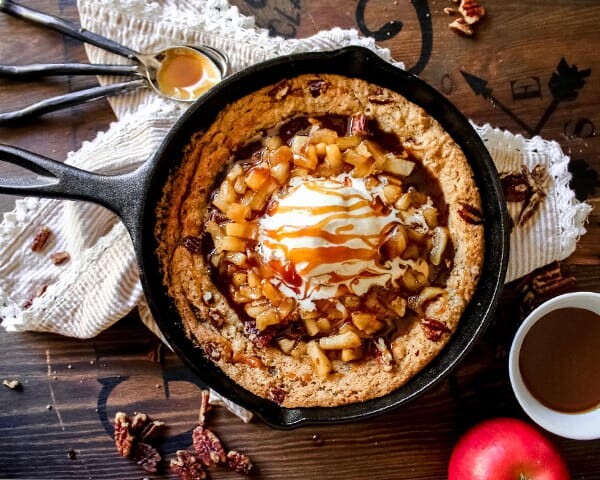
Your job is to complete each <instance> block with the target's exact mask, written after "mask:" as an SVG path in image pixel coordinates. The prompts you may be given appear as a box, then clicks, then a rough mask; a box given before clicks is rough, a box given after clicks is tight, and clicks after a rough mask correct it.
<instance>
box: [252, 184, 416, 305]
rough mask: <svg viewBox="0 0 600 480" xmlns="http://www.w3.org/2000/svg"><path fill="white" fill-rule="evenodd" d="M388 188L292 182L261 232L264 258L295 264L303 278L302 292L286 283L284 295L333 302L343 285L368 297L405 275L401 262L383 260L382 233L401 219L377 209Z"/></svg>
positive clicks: (261, 223) (265, 219)
mask: <svg viewBox="0 0 600 480" xmlns="http://www.w3.org/2000/svg"><path fill="white" fill-rule="evenodd" d="M382 188H383V185H377V186H376V187H374V188H368V187H367V186H366V184H365V182H364V180H363V179H362V178H353V177H351V176H350V175H348V174H341V175H339V176H337V177H334V178H330V179H318V178H300V177H296V178H293V179H292V180H291V181H290V184H289V186H288V188H287V191H285V192H284V193H283V194H280V195H279V196H278V197H276V199H275V200H276V202H277V203H276V205H275V206H274V208H270V209H269V213H268V214H265V215H264V216H263V217H262V218H261V219H260V220H259V228H258V244H259V253H260V255H261V256H262V258H263V260H264V261H265V262H267V263H268V262H270V261H272V260H276V261H279V262H281V263H283V264H286V263H288V262H290V263H291V264H292V265H293V266H294V269H295V271H296V272H297V273H298V275H299V276H300V277H301V278H302V282H303V283H302V286H301V287H300V288H292V287H291V286H290V285H286V284H285V282H282V284H281V285H280V288H281V290H282V291H284V293H286V294H288V295H290V296H294V297H296V298H297V299H298V300H302V299H307V300H309V301H310V300H316V299H319V298H333V297H335V295H336V292H337V289H338V286H339V285H341V284H343V285H346V286H347V287H348V289H349V290H350V291H351V292H353V293H355V294H356V295H362V294H364V293H366V292H367V291H368V289H369V288H370V287H371V286H373V285H382V286H384V285H385V284H386V283H387V282H389V281H390V280H392V279H394V278H399V277H400V276H401V275H402V273H403V272H404V270H405V267H404V266H402V265H401V264H400V263H399V262H398V261H389V262H387V263H386V264H383V265H382V264H380V263H379V262H378V245H379V242H380V238H381V234H382V231H383V230H384V228H385V227H386V225H388V224H389V223H392V222H396V221H398V212H397V211H396V210H394V209H390V210H389V211H386V212H382V211H381V209H376V208H375V205H374V199H375V198H376V197H377V196H380V195H381V190H382Z"/></svg>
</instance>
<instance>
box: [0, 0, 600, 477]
mask: <svg viewBox="0 0 600 480" xmlns="http://www.w3.org/2000/svg"><path fill="white" fill-rule="evenodd" d="M27 3H28V4H30V5H32V6H35V7H37V8H39V9H42V10H46V11H48V12H52V13H55V14H59V15H62V16H64V17H67V18H69V19H72V20H77V18H78V16H77V10H76V6H75V1H74V0H60V1H59V0H38V1H36V2H33V1H29V2H27ZM232 3H234V4H236V5H238V6H239V8H240V10H241V11H242V12H243V13H246V14H252V15H255V16H256V18H257V23H258V25H260V26H264V27H266V28H269V29H271V31H272V32H273V33H275V34H277V33H278V34H281V35H284V36H288V37H303V36H308V35H311V34H312V33H315V32H317V31H318V30H320V29H325V28H330V27H333V26H340V27H347V28H359V29H360V30H361V31H362V32H363V33H364V34H365V35H371V36H374V37H375V38H376V39H377V40H378V41H379V43H380V44H381V45H383V46H385V47H388V48H390V49H391V51H392V54H393V55H394V56H395V57H396V58H397V59H402V60H403V61H404V62H405V63H406V66H407V68H409V69H411V70H412V71H414V72H416V73H418V74H419V75H420V76H421V77H422V78H423V79H425V80H426V81H428V82H430V83H431V84H432V85H434V86H435V87H437V88H438V89H439V90H441V91H442V92H443V93H444V94H445V95H447V96H448V98H449V99H450V100H451V101H452V102H454V103H455V104H456V105H457V106H458V107H459V108H460V109H461V110H462V111H463V112H464V113H465V114H466V115H467V116H468V117H470V118H472V119H473V120H474V121H475V122H478V123H485V122H489V123H491V124H492V125H494V126H500V127H505V128H508V129H510V130H511V131H513V132H517V133H522V134H523V135H525V136H531V135H534V134H538V133H539V134H541V135H542V136H543V137H545V138H547V139H553V140H556V141H558V142H559V143H560V144H561V146H562V148H563V149H564V151H565V152H567V153H568V154H570V155H571V159H572V160H571V170H572V172H573V175H574V177H573V183H572V184H573V187H574V188H575V189H576V191H577V196H578V198H579V199H581V200H584V199H585V200H587V201H588V202H590V203H591V204H592V205H593V206H597V205H598V197H597V188H598V186H599V183H600V182H599V180H598V169H599V167H600V140H599V138H598V136H597V130H596V129H597V128H600V116H599V115H598V112H600V82H598V72H599V71H600V55H598V49H599V48H600V35H599V34H598V25H599V24H600V4H598V2H597V1H596V0H568V1H567V0H562V1H555V0H545V1H542V0H538V1H530V2H522V1H515V0H507V1H502V2H500V1H492V0H487V1H486V0H484V5H485V6H486V7H487V10H488V14H487V16H486V18H485V20H484V21H483V22H482V23H481V24H480V25H479V26H478V28H477V33H476V35H475V37H474V38H469V39H467V38H463V37H460V36H457V35H456V34H455V33H453V32H451V31H450V30H449V29H448V28H447V24H448V23H449V22H450V20H451V19H450V17H448V16H447V15H446V14H445V13H444V12H443V9H444V7H448V6H453V5H452V4H451V3H450V2H448V1H446V0H429V1H425V0H423V1H417V0H413V1H408V0H398V1H389V0H385V1H384V0H359V1H358V2H357V1H342V0H330V1H328V2H317V1H313V2H307V1H306V2H305V1H299V0H234V1H233V2H232ZM0 38H2V42H1V43H0V62H2V63H6V64H9V63H15V64H18V63H32V62H47V61H56V62H63V61H86V57H85V53H84V50H83V48H82V46H81V44H80V43H79V42H76V41H74V40H71V39H68V38H65V37H62V36H61V35H58V34H55V33H52V32H47V31H44V30H42V29H39V28H36V27H33V26H30V25H27V24H25V23H23V22H21V21H18V20H15V19H13V18H9V17H7V16H4V15H3V16H0ZM561 59H564V61H565V62H566V64H567V66H568V67H571V68H572V69H574V68H575V67H577V69H578V70H577V71H578V72H579V73H580V74H581V72H582V71H583V72H584V73H588V75H587V76H582V78H583V80H584V83H585V84H584V85H579V86H577V87H576V88H575V89H574V90H575V93H576V95H573V96H574V97H575V98H570V99H568V100H562V101H558V100H557V99H556V92H554V95H553V92H552V91H551V90H550V89H549V86H548V81H549V79H550V77H551V75H552V73H553V72H555V71H556V69H557V67H558V65H559V63H560V62H561ZM588 69H589V72H586V70H588ZM461 71H463V72H467V73H470V74H472V75H475V76H476V77H479V78H480V79H482V81H485V82H487V84H486V86H485V88H484V89H483V90H482V89H481V88H479V89H478V91H474V90H473V88H472V87H471V86H470V85H469V84H468V83H467V82H466V81H465V79H464V78H463V76H462V75H461ZM90 84H95V79H93V78H90V79H84V78H66V77H58V78H55V79H52V80H48V81H46V82H44V83H40V82H19V83H14V82H9V81H0V111H5V110H9V109H13V108H16V107H19V106H23V105H25V104H28V103H30V102H32V101H34V100H39V99H43V98H46V97H48V96H50V95H55V94H59V93H64V92H67V91H71V90H75V89H79V88H82V87H83V86H85V85H90ZM479 85H480V86H481V85H482V83H481V82H479ZM113 118H114V117H113V115H112V112H111V110H110V108H109V106H108V104H107V103H106V101H99V102H95V103H91V104H87V105H84V106H80V107H77V108H72V109H70V110H67V111H65V112H62V113H56V114H52V115H48V116H46V117H44V118H43V119H40V120H36V121H32V122H30V123H28V124H27V125H24V126H20V127H15V128H0V142H2V143H9V144H12V145H17V146H20V147H24V148H28V149H31V150H33V151H36V152H39V153H41V154H45V155H48V156H51V157H54V158H56V159H64V158H65V156H66V153H67V152H69V151H71V150H76V149H78V148H79V146H80V145H81V143H82V142H83V141H85V140H89V139H92V138H93V137H94V136H95V134H96V132H97V131H99V130H105V129H106V128H107V126H108V124H109V122H110V121H112V120H113ZM0 169H1V170H0V172H2V173H3V174H5V173H10V174H11V175H16V174H18V173H19V172H18V171H17V169H15V168H13V167H8V166H7V165H5V164H3V165H0ZM12 205H13V199H12V198H10V197H6V196H0V211H7V210H9V209H11V208H12ZM596 210H597V209H595V210H594V212H593V213H592V215H591V216H590V219H589V224H588V226H587V228H588V233H587V235H585V236H584V237H583V238H582V239H581V241H580V242H579V245H578V248H577V250H576V252H575V253H574V254H573V255H572V256H571V257H570V258H569V259H567V260H566V261H565V262H563V264H562V269H563V272H564V274H565V275H573V276H575V278H576V283H575V285H574V286H573V287H572V289H573V290H592V291H600V247H599V246H598V244H599V243H598V242H599V241H600V223H599V221H600V216H599V214H598V212H597V211H596ZM536 300H537V301H539V300H541V298H538V299H536ZM519 310H520V296H519V293H518V292H517V289H516V287H515V286H514V285H512V286H509V287H507V288H506V291H505V294H504V296H503V301H502V306H501V308H500V310H499V313H498V315H497V318H496V319H495V321H494V323H493V325H492V326H491V327H490V329H489V330H488V331H487V333H486V334H485V335H484V337H483V338H482V340H481V341H479V342H478V344H477V345H476V347H475V348H474V349H473V350H472V352H471V353H470V354H469V356H468V358H467V359H466V360H465V361H464V362H463V363H462V364H461V366H460V367H459V368H458V369H457V370H456V371H455V372H454V373H453V374H452V375H451V376H450V377H449V378H448V379H447V380H445V381H443V382H441V383H440V384H439V385H438V386H437V387H436V388H434V389H433V390H431V391H430V392H429V393H427V394H426V395H425V396H424V397H422V398H421V399H419V401H416V402H412V403H411V404H409V405H406V406H404V407H402V408H400V409H398V410H396V411H394V412H391V413H388V414H385V415H382V416H379V417H378V418H375V419H372V420H368V421H363V422H359V423H355V424H349V425H339V426H322V427H306V428H301V429H298V430H294V431H291V432H282V431H277V430H273V429H271V428H269V427H267V426H265V425H263V424H261V423H260V422H258V421H255V422H253V423H251V424H250V425H244V424H242V423H241V422H240V421H239V420H238V419H236V418H235V417H233V416H231V415H230V414H229V413H227V412H226V411H225V410H223V409H220V408H219V409H217V411H216V414H215V416H214V420H213V423H212V426H213V429H214V430H215V431H217V432H218V433H219V434H220V435H221V437H222V439H223V441H224V442H225V443H226V444H227V446H228V447H229V448H236V449H240V450H244V451H246V452H248V453H249V454H250V455H251V457H252V458H253V460H254V461H255V463H256V465H257V467H258V475H257V477H259V478H272V479H279V478H289V479H307V478H318V477H321V478H328V479H336V478H340V479H342V478H343V479H346V480H347V479H353V478H355V479H358V478H364V477H365V476H367V475H368V476H369V478H372V479H389V478H394V479H396V478H397V479H411V480H417V479H442V478H444V477H445V472H446V465H447V462H448V459H449V456H450V453H451V451H452V447H453V445H454V444H455V442H456V440H457V439H458V437H459V436H460V435H461V434H462V433H463V432H464V431H465V430H466V429H467V428H468V427H469V426H470V425H472V424H474V423H475V422H477V421H479V420H482V419H484V418H489V417H496V416H504V415H508V416H514V417H518V418H526V417H525V415H524V413H523V412H522V410H521V409H520V407H519V406H518V404H517V402H516V400H515V398H514V396H513V394H512V392H511V389H510V386H509V382H508V374H507V359H506V350H507V348H508V346H509V345H510V339H511V337H512V335H513V334H514V332H515V330H516V328H517V327H518V324H519V321H520V311H519ZM157 345H158V343H157V341H156V339H155V338H154V337H153V336H152V334H150V333H149V332H148V331H147V330H146V329H145V328H144V327H143V326H142V325H141V324H140V322H139V319H138V318H137V317H136V316H135V315H134V314H132V315H131V316H130V317H128V318H126V319H124V320H123V321H121V322H119V323H118V324H117V325H116V326H114V327H113V328H110V329H108V330H107V331H106V332H104V333H102V334H101V335H99V336H98V337H97V338H95V339H93V340H89V341H79V340H73V339H68V338H62V337H59V336H55V335H46V334H32V333H24V334H7V333H5V332H2V333H0V378H1V379H4V378H10V379H18V380H20V381H21V383H22V384H23V391H21V392H17V391H12V390H9V389H7V388H0V478H45V479H49V478H53V479H54V478H56V479H59V478H60V479H66V478H72V479H86V478H97V479H99V478H114V479H142V478H144V477H148V478H167V477H169V473H168V472H166V471H164V470H162V471H160V472H159V473H158V474H152V475H149V474H146V473H145V472H144V471H143V470H141V469H140V468H139V467H138V466H136V465H135V464H134V463H133V462H130V461H127V460H125V459H122V458H120V457H118V455H117V453H116V451H115V448H114V444H113V442H112V439H111V437H110V435H109V432H110V430H111V428H112V427H111V425H110V423H109V419H111V418H112V416H113V415H114V413H115V412H116V411H117V410H119V409H122V410H126V411H128V412H133V411H144V412H146V413H148V414H150V415H152V416H154V417H156V418H159V419H162V420H164V421H166V422H167V423H168V425H169V426H170V429H169V431H168V438H167V439H166V442H165V443H164V444H163V445H162V451H163V453H164V454H165V456H166V457H171V456H172V454H173V452H174V451H175V450H177V449H180V448H187V447H189V446H190V443H191V437H190V432H189V430H190V428H191V427H192V426H193V423H194V421H195V419H196V416H197V408H198V401H199V391H200V388H201V384H200V382H199V381H198V379H197V378H196V377H195V376H194V374H192V373H191V372H190V371H189V370H188V369H187V368H186V367H184V366H183V365H182V363H181V362H180V361H179V360H178V359H177V358H176V357H175V356H174V355H172V354H170V353H167V354H165V355H163V356H162V358H161V359H160V361H158V362H156V361H153V360H152V358H151V357H152V355H151V353H152V352H154V351H155V349H156V348H157ZM552 438H553V440H554V441H555V442H556V444H557V445H558V446H559V448H560V449H561V451H562V452H563V454H564V456H565V458H566V459H567V462H568V464H569V466H570V468H571V470H572V473H573V477H574V478H577V479H586V480H591V479H600V441H589V442H579V441H571V440H566V439H561V438H558V437H552ZM70 450H71V454H70V455H69V453H68V452H69V451H70ZM211 477H212V478H237V476H236V475H235V474H232V473H229V472H227V471H225V470H217V471H215V472H214V473H211Z"/></svg>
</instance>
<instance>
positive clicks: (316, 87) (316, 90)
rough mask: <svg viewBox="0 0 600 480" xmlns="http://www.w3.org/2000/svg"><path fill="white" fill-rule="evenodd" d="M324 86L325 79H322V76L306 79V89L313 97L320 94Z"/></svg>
mask: <svg viewBox="0 0 600 480" xmlns="http://www.w3.org/2000/svg"><path fill="white" fill-rule="evenodd" d="M326 87H327V82H325V80H323V79H322V78H316V79H314V80H309V81H308V91H309V92H310V94H311V95H312V96H313V97H314V98H316V97H318V96H319V95H321V93H322V92H323V90H325V89H326Z"/></svg>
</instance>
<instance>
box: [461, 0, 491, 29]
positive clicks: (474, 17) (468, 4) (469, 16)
mask: <svg viewBox="0 0 600 480" xmlns="http://www.w3.org/2000/svg"><path fill="white" fill-rule="evenodd" d="M458 11H459V12H460V14H461V15H462V16H463V18H464V19H465V22H466V23H468V24H469V25H473V24H474V23H477V22H478V21H480V20H481V19H482V18H483V16H484V15H485V8H483V6H481V5H480V4H479V2H477V0H462V1H461V2H460V6H459V7H458Z"/></svg>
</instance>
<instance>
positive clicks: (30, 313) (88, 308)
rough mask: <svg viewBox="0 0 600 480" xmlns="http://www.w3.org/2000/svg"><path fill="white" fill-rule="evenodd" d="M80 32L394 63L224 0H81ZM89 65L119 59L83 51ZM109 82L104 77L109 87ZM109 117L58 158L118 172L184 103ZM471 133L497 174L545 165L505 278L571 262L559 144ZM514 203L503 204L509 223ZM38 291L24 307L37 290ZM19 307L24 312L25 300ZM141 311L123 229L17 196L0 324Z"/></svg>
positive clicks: (93, 330)
mask: <svg viewBox="0 0 600 480" xmlns="http://www.w3.org/2000/svg"><path fill="white" fill-rule="evenodd" d="M79 11H80V15H81V23H82V25H83V26H84V27H85V28H87V29H89V30H91V31H94V32H97V33H100V34H102V35H105V36H107V37H110V38H113V39H115V40H116V41H118V42H120V43H123V44H126V45H128V46H130V47H132V48H134V49H138V50H140V51H147V52H151V51H157V50H160V49H161V48H162V47H165V46H168V45H171V44H186V43H187V44H206V45H209V46H212V47H215V48H218V49H221V50H223V51H225V52H226V53H227V55H228V56H229V59H230V61H231V68H232V70H233V71H237V70H240V69H242V68H244V67H247V66H249V65H252V64H255V63H258V62H260V61H263V60H266V59H268V58H272V57H275V56H278V55H283V54H289V53H293V52H300V51H307V50H331V49H335V48H339V47H342V46H347V45H362V46H366V47H368V48H371V49H373V50H375V51H376V52H377V53H378V54H379V55H380V56H382V57H383V58H384V59H386V60H389V61H392V60H391V58H390V55H389V51H388V50H385V49H381V48H379V47H377V46H376V45H375V44H374V42H373V41H372V40H371V39H368V38H362V37H359V36H358V33H357V32H356V31H354V30H341V29H333V30H330V31H324V32H320V33H318V34H317V35H315V36H313V37H310V38H307V39H301V40H284V39H282V38H270V37H268V35H267V32H266V31H265V30H260V29H257V28H256V27H255V25H254V20H253V19H252V18H249V17H245V16H242V15H241V14H240V13H239V11H238V10H237V8H236V7H231V6H230V5H229V4H228V3H227V1H226V0H197V1H195V2H194V1H191V0H190V1H188V0H162V1H161V2H152V3H148V2H145V1H143V0H121V1H119V0H79ZM86 48H87V51H88V55H89V57H90V61H91V62H93V63H118V62H121V63H125V62H126V60H125V59H123V58H121V57H118V56H116V55H113V54H110V53H107V52H105V51H103V50H99V49H96V48H93V47H86ZM114 80H115V79H113V78H101V82H102V83H110V82H112V81H114ZM110 101H111V105H112V107H113V109H114V111H115V114H116V116H117V118H118V119H119V120H118V121H117V122H115V123H113V124H112V125H111V126H110V128H109V129H108V131H107V132H104V133H99V134H98V136H97V137H96V138H95V139H94V140H93V141H91V142H85V143H84V145H83V146H82V147H81V149H80V150H79V151H77V152H74V153H71V154H69V156H68V158H67V160H66V161H67V163H69V164H71V165H75V166H77V167H79V168H83V169H85V170H92V171H97V172H103V173H119V172H124V171H128V170H131V169H132V168H133V167H134V166H136V165H138V164H140V163H141V162H143V161H145V160H146V159H147V158H149V157H150V155H151V153H152V152H153V151H154V150H155V149H156V148H157V146H158V145H159V143H160V142H161V140H162V138H163V137H164V136H165V134H166V133H167V131H168V130H169V127H170V126H171V125H172V124H173V123H174V122H175V120H176V119H177V117H178V116H179V115H180V114H181V112H182V111H183V108H185V107H184V106H182V105H180V104H175V103H172V102H167V101H164V100H162V99H160V98H159V97H158V96H156V95H155V94H154V93H152V92H151V91H150V90H144V91H138V92H137V93H135V94H131V95H124V96H121V97H118V98H114V99H111V100H110ZM476 129H477V131H478V133H479V135H481V137H482V138H483V140H484V141H485V143H486V145H487V147H488V148H489V150H490V153H491V154H492V157H493V158H494V161H495V163H496V166H497V167H498V170H499V171H509V170H519V169H520V166H521V165H527V166H528V167H529V168H532V167H533V166H535V165H537V164H544V165H546V166H547V167H548V171H549V172H550V174H551V177H552V181H551V188H550V192H549V194H548V196H547V198H546V199H545V201H544V203H543V205H542V207H541V209H540V211H539V213H538V214H536V216H535V217H534V218H533V219H532V221H531V222H529V223H528V224H527V225H526V226H525V228H515V229H514V230H513V233H512V236H511V255H510V265H509V269H508V276H507V281H510V280H513V279H515V278H519V277H521V276H523V275H525V274H527V273H529V272H530V271H532V270H534V269H536V268H538V267H541V266H543V265H546V264H548V263H550V262H552V261H554V260H562V259H564V258H566V257H568V256H569V255H570V254H571V253H572V252H573V251H574V249H575V245H576V241H577V239H578V237H579V236H580V235H582V234H583V233H585V229H584V227H583V224H584V222H585V220H586V217H587V214H588V213H589V211H590V210H591V208H590V206H589V205H587V204H583V203H579V202H577V200H576V199H575V196H574V193H573V192H572V191H571V190H570V189H569V187H568V182H569V179H570V174H569V172H568V170H567V165H568V162H569V157H567V156H566V155H564V154H563V152H562V151H561V149H560V147H559V145H558V143H556V142H551V141H546V140H543V139H541V138H540V137H535V138H533V139H530V140H529V139H525V138H523V137H522V136H520V135H513V134H511V133H509V132H506V131H501V130H498V129H494V128H492V127H490V126H489V125H485V126H483V127H477V126H476ZM517 208H518V207H517V205H515V204H510V205H509V209H510V210H511V214H513V216H514V217H516V215H517V210H516V209H517ZM41 225H45V226H47V227H49V228H50V230H51V231H52V235H51V237H50V240H49V242H48V244H47V245H46V247H45V248H44V249H43V251H41V252H32V251H31V249H30V245H31V241H32V238H33V235H34V232H35V230H36V229H37V228H38V227H39V226H41ZM58 251H67V252H68V253H69V254H70V256H71V259H70V261H68V262H67V263H65V264H63V265H59V266H56V265H54V264H53V263H52V262H51V261H50V258H49V256H50V254H51V253H53V252H58ZM44 285H46V286H47V288H46V289H45V292H44V293H43V294H42V295H40V296H38V297H36V298H33V301H32V302H31V301H29V300H30V299H31V298H32V297H33V296H35V292H37V291H39V289H40V287H42V286H44ZM26 304H30V305H28V306H27V307H26V308H25V307H24V305H26ZM136 306H137V307H138V308H139V310H140V315H141V317H142V319H143V320H144V322H145V323H146V324H147V325H148V326H149V328H150V329H151V330H153V331H154V332H156V333H157V334H158V335H160V334H159V332H158V330H157V328H156V325H155V324H154V321H153V320H152V318H151V315H150V312H149V310H148V307H147V305H146V303H145V300H144V296H143V292H142V289H141V286H140V282H139V278H138V272H137V265H136V260H135V257H134V254H133V248H132V245H131V241H130V239H129V237H128V234H127V232H126V231H125V228H124V227H123V225H122V224H121V223H120V222H119V220H118V219H117V218H116V217H115V216H114V215H113V214H112V213H110V212H108V211H107V210H105V209H103V208H102V207H98V206H95V205H91V204H85V203H82V202H71V201H56V200H47V199H35V198H29V199H24V200H19V201H17V204H16V208H15V209H14V211H12V212H10V213H7V214H5V215H4V219H3V222H2V223H1V225H0V317H1V318H2V319H3V322H2V325H3V326H4V327H5V328H6V329H7V330H11V331H25V330H35V331H44V332H55V333H60V334H62V335H68V336H72V337H78V338H89V337H93V336H94V335H97V334H98V333H99V332H100V331H102V330H104V329H105V328H107V327H109V326H110V325H112V324H113V323H114V322H116V321H117V320H119V319H120V318H122V317H123V316H124V315H125V314H127V313H128V312H129V311H130V310H131V309H133V308H135V307H136Z"/></svg>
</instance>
